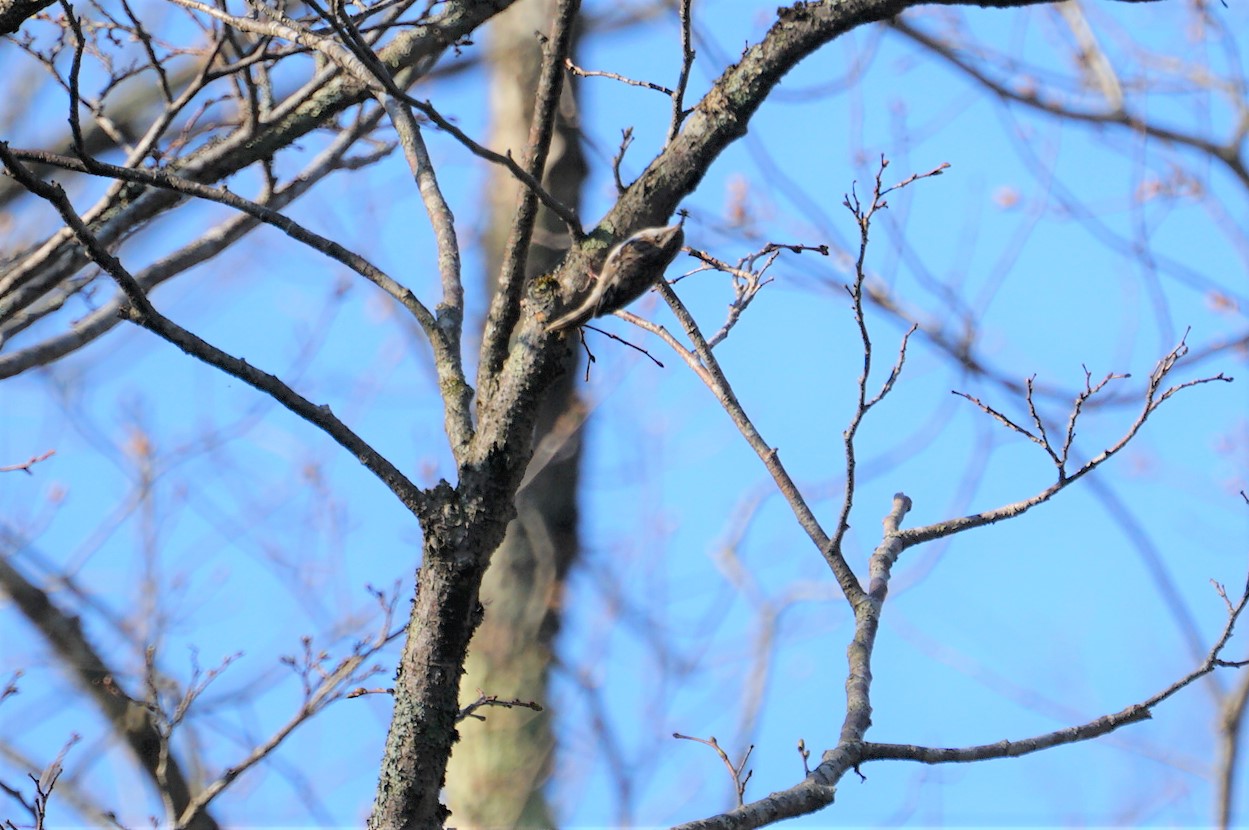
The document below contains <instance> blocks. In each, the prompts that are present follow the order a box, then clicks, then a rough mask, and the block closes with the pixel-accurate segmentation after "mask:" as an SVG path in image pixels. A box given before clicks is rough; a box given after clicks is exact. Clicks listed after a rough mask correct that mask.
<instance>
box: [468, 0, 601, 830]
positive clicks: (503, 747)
mask: <svg viewBox="0 0 1249 830" xmlns="http://www.w3.org/2000/svg"><path fill="white" fill-rule="evenodd" d="M553 6H554V3H552V2H551V1H550V0H523V1H522V2H520V3H517V4H516V5H515V6H513V7H512V8H511V9H509V10H508V11H507V12H505V13H504V14H502V15H500V16H499V17H497V18H496V19H495V20H494V22H493V23H492V24H491V28H490V41H489V48H488V54H489V60H490V66H489V72H490V89H491V90H492V95H491V124H492V129H491V136H490V139H489V141H488V144H489V146H491V147H496V148H510V149H511V150H512V151H513V152H514V153H515V154H517V155H519V153H520V150H521V148H523V147H524V145H525V141H526V139H527V136H528V134H529V125H530V121H531V119H532V116H533V101H534V90H535V88H536V85H537V79H538V74H539V71H540V66H541V44H540V43H539V41H538V38H537V36H536V35H535V33H536V32H543V31H546V30H547V29H548V28H549V27H550V19H551V10H552V8H553ZM560 109H561V112H560V117H559V119H558V120H557V122H556V132H555V138H554V140H553V141H552V145H551V153H550V158H549V161H548V164H547V173H546V182H545V183H546V186H547V187H548V189H549V190H551V191H552V192H553V193H554V194H555V196H556V197H557V198H558V199H560V200H561V201H562V202H564V204H567V205H572V206H577V205H578V203H579V201H580V200H579V193H580V190H581V186H582V182H583V181H584V179H585V172H586V168H585V161H584V159H583V157H582V154H581V146H580V134H579V132H578V129H577V123H576V118H575V102H574V98H573V90H572V89H571V87H570V85H569V84H565V86H564V95H563V100H562V101H561V107H560ZM517 191H518V187H517V184H516V181H515V179H513V178H512V177H511V176H510V175H508V174H507V172H506V171H503V170H502V169H501V168H499V167H494V168H492V172H491V176H490V179H489V180H488V181H487V184H486V194H487V195H486V199H487V200H488V204H487V210H486V212H485V214H484V215H485V216H486V223H487V224H486V225H485V227H483V229H482V236H483V243H484V248H485V250H486V252H487V262H486V269H487V270H486V273H487V278H488V279H489V280H490V281H491V282H492V283H493V280H494V279H495V277H496V275H497V273H498V269H499V263H500V257H501V255H502V249H503V244H504V242H505V241H506V239H507V234H508V229H509V227H510V225H511V222H512V214H513V212H514V211H515V208H516V198H517ZM534 243H535V244H534V245H533V247H532V248H531V249H530V258H529V262H528V264H527V272H528V274H529V276H536V275H538V274H541V273H543V272H545V271H547V270H549V269H550V268H552V267H553V266H554V265H555V264H556V263H558V261H559V260H560V258H561V257H562V255H563V252H564V250H565V249H566V247H567V232H566V229H565V228H564V226H563V225H562V223H560V222H559V220H557V219H555V218H554V217H553V216H552V215H551V214H550V213H549V212H548V211H546V210H543V211H542V212H541V213H540V215H539V218H538V230H537V232H536V233H535V236H534ZM570 351H572V352H573V354H572V355H571V356H570V358H569V361H570V363H575V362H576V354H575V350H570ZM567 369H568V371H566V372H565V373H564V374H563V376H562V377H561V378H560V379H559V380H558V381H557V382H556V383H555V385H554V386H553V387H552V389H551V390H550V392H549V394H548V396H547V397H546V398H545V401H544V405H543V407H542V409H541V411H540V412H539V415H538V423H537V429H536V431H535V438H534V440H535V442H536V443H537V446H538V447H539V448H540V449H539V452H538V453H537V454H536V455H535V458H534V461H533V462H532V463H533V465H534V467H535V468H536V469H539V471H538V472H537V474H536V475H535V476H534V477H533V479H532V481H531V482H530V483H529V484H528V486H526V487H525V488H524V489H523V490H522V491H521V492H520V494H519V495H518V497H517V500H516V507H517V517H516V519H514V520H513V521H512V523H511V524H510V525H509V526H508V530H507V535H506V538H505V539H504V542H503V545H502V546H501V547H500V548H499V549H498V550H497V551H496V552H495V553H494V556H493V558H492V560H491V565H490V568H489V570H488V571H487V572H486V575H485V578H484V580H483V583H482V587H481V599H482V605H483V606H484V608H485V617H484V619H483V621H482V624H481V626H480V627H479V628H478V630H477V634H476V635H475V636H474V638H473V641H472V644H471V646H470V650H469V656H468V662H467V664H466V666H465V676H464V679H463V681H462V683H461V687H460V688H461V702H462V703H467V702H469V701H472V700H474V699H476V697H477V696H478V690H479V689H480V690H481V691H482V692H484V693H486V694H491V695H499V696H500V697H503V698H520V699H523V700H534V701H537V702H539V703H542V704H543V705H545V703H546V688H547V677H548V672H549V669H550V665H551V657H552V647H553V646H552V643H553V640H554V637H555V634H556V632H557V630H558V628H559V607H560V595H561V593H562V591H563V582H564V576H565V574H566V573H567V571H568V568H569V565H570V563H571V562H572V559H573V557H574V556H575V555H576V552H577V548H578V540H577V501H576V496H577V471H578V465H579V463H580V456H581V453H580V449H579V447H580V444H579V433H580V423H581V416H580V413H581V406H580V404H579V402H578V400H577V398H576V395H575V391H574V390H575V386H574V384H575V382H576V377H577V372H576V371H575V366H574V365H570V366H568V367H567ZM479 712H480V713H481V714H483V715H484V716H485V718H486V719H485V720H484V721H478V720H473V721H469V722H465V723H463V724H461V725H460V743H459V744H457V746H456V749H455V753H454V755H453V757H452V760H451V764H450V767H449V768H448V771H447V789H446V794H447V802H448V804H449V806H450V808H451V812H452V819H451V822H452V823H453V824H454V825H455V826H456V827H458V828H471V827H513V826H521V827H549V826H552V825H553V820H552V817H551V814H550V810H549V808H548V805H547V803H546V799H545V797H544V795H543V793H542V785H543V783H544V782H545V779H546V777H547V775H548V772H549V769H550V766H551V761H552V756H553V753H554V750H555V740H554V736H553V734H552V731H551V723H550V713H549V711H544V712H541V713H538V712H533V711H530V710H527V709H483V710H479Z"/></svg>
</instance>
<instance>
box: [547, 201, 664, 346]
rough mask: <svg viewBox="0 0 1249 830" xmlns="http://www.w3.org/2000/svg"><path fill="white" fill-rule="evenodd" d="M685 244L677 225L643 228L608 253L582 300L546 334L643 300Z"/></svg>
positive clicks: (550, 324) (583, 322) (554, 322)
mask: <svg viewBox="0 0 1249 830" xmlns="http://www.w3.org/2000/svg"><path fill="white" fill-rule="evenodd" d="M684 242H685V231H684V229H682V227H681V223H680V222H678V223H677V224H675V225H668V226H667V227H664V228H643V229H642V230H640V231H638V232H637V233H635V234H633V235H632V236H630V237H629V238H628V239H626V240H625V241H623V242H621V243H620V244H619V245H617V246H616V247H614V248H612V249H611V251H609V252H608V254H607V258H606V259H605V260H603V267H602V268H600V269H599V272H598V276H597V277H595V279H594V284H593V285H592V286H591V288H590V291H589V293H588V294H586V295H585V297H584V298H583V299H581V300H579V301H578V302H576V303H575V304H574V305H573V306H572V307H571V308H570V309H569V310H568V311H567V312H565V313H564V314H562V315H560V316H559V317H557V318H556V319H555V320H553V321H551V322H550V323H548V324H547V327H546V330H547V332H548V333H550V332H557V331H563V330H565V329H569V328H573V327H574V326H580V325H584V324H585V323H587V322H588V321H589V320H590V319H591V318H594V317H601V316H603V315H605V314H611V313H612V312H615V311H619V310H620V309H622V308H624V307H625V306H627V305H628V304H629V303H631V302H633V301H634V300H636V299H637V298H638V297H640V296H642V294H643V293H645V291H646V290H647V289H648V288H650V287H651V286H652V285H654V284H655V281H656V280H658V279H660V278H661V277H662V276H663V273H664V269H665V268H667V267H668V264H669V263H671V262H672V260H673V259H675V258H676V255H677V252H678V251H680V250H681V245H682V244H684Z"/></svg>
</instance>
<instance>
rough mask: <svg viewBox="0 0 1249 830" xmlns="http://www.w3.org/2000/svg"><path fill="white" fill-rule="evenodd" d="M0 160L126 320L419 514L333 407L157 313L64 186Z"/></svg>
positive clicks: (409, 487) (416, 498)
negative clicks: (277, 414)
mask: <svg viewBox="0 0 1249 830" xmlns="http://www.w3.org/2000/svg"><path fill="white" fill-rule="evenodd" d="M0 162H3V163H4V166H5V167H6V168H8V170H9V173H10V174H11V175H12V176H13V178H15V179H16V180H17V181H18V182H19V183H20V184H21V185H22V186H24V187H26V188H27V189H28V190H30V192H31V193H34V194H35V195H37V196H39V197H41V198H43V199H45V200H46V201H48V202H49V203H50V204H51V205H52V206H53V207H55V208H56V210H57V212H58V213H59V214H60V215H61V218H62V219H63V220H64V221H65V224H66V226H67V227H68V228H69V229H70V231H71V232H72V233H73V234H74V237H75V238H76V239H77V240H78V242H79V243H80V244H81V245H82V246H83V247H84V248H85V249H86V250H87V252H88V255H89V256H90V258H91V260H92V261H93V262H95V263H96V264H97V265H99V266H100V268H102V269H103V270H104V271H105V272H106V273H107V274H108V275H109V276H111V277H112V278H113V279H114V280H116V282H117V284H118V285H119V286H120V287H121V290H122V291H123V292H125V294H126V298H127V299H128V300H129V305H127V306H125V307H123V308H122V309H121V313H122V314H124V315H125V316H126V318H127V319H129V320H130V321H131V322H134V323H137V324H138V325H140V326H142V327H143V328H146V329H148V330H149V331H151V332H153V333H154V334H156V335H158V336H159V337H161V338H163V339H165V340H168V341H169V342H170V343H172V344H173V345H175V346H177V347H178V348H180V349H182V350H183V351H184V352H186V353H187V354H189V355H191V356H192V357H194V358H196V359H198V360H202V361H203V362H205V363H207V364H209V365H211V366H215V367H217V368H218V369H220V370H221V371H223V372H225V373H227V374H229V375H233V376H234V377H236V378H238V379H239V380H241V381H243V382H244V383H246V384H248V385H249V386H252V387H255V388H256V389H258V390H259V391H261V392H264V393H265V394H267V395H269V396H270V397H272V398H273V399H274V400H275V401H277V402H278V403H280V404H282V405H283V406H285V407H286V408H287V409H289V410H290V411H291V412H293V413H295V414H296V415H298V416H299V417H301V418H303V419H304V420H306V421H308V422H309V423H310V424H312V425H313V426H315V427H317V428H318V429H320V430H322V431H323V432H325V433H326V434H327V435H329V436H330V437H331V438H333V439H334V440H335V441H337V442H338V443H339V444H340V445H341V446H342V447H343V448H344V449H346V450H347V451H348V452H350V453H351V454H352V455H353V456H355V457H356V458H357V459H359V461H360V463H361V464H363V465H364V466H365V467H367V468H368V469H369V471H370V472H372V473H373V474H374V475H375V476H377V477H378V478H379V479H381V481H382V482H383V483H384V484H385V485H386V486H387V487H388V488H390V490H391V492H393V493H394V494H395V495H396V496H397V497H398V498H399V500H400V501H401V502H402V503H403V504H404V506H405V507H407V508H408V509H409V510H411V511H412V512H414V513H416V512H418V511H420V510H421V509H422V508H423V507H424V506H425V504H426V498H425V494H424V492H423V491H422V490H420V489H419V488H418V487H417V486H416V485H415V484H413V483H412V482H411V481H409V480H408V479H407V477H406V476H404V475H403V473H401V472H400V471H399V470H398V469H397V468H396V467H395V466H394V465H393V464H391V463H390V461H388V460H387V459H386V458H385V457H384V456H383V455H381V454H380V453H379V452H377V450H375V449H373V447H371V446H370V445H369V444H368V443H366V442H365V441H364V439H362V438H360V436H358V435H356V434H355V433H354V432H352V430H351V429H350V428H348V427H347V425H346V424H344V423H343V422H342V421H340V420H339V419H338V418H337V417H336V416H335V415H334V413H332V412H331V411H330V408H329V407H328V406H317V405H315V404H313V403H312V402H311V401H309V400H308V399H307V398H304V397H303V396H301V395H299V394H298V393H297V392H295V390H293V389H291V388H290V387H289V386H287V385H286V384H285V383H283V382H282V381H281V380H279V379H278V378H276V377H274V376H273V375H270V374H268V373H266V372H263V371H261V370H260V369H257V368H255V367H253V366H251V365H250V364H248V362H247V361H245V360H241V359H239V358H237V357H234V356H233V355H231V354H228V353H226V352H224V351H222V350H221V349H218V348H217V347H215V346H213V345H212V344H210V343H208V342H207V341H205V340H202V339H201V338H199V337H197V336H195V335H194V334H192V333H191V332H189V331H187V330H186V329H184V328H182V327H181V326H179V325H177V324H176V323H174V322H173V321H171V320H170V319H169V318H167V317H165V316H164V315H162V314H161V313H160V312H158V311H157V310H156V308H155V307H154V306H153V305H152V303H151V301H150V300H149V299H148V298H147V295H146V294H145V293H144V291H143V288H142V287H141V286H140V285H139V283H138V282H137V281H136V280H135V278H134V277H133V276H132V275H131V274H130V273H129V272H128V271H126V269H125V268H124V267H123V266H122V264H121V262H120V261H118V259H117V258H116V257H114V256H113V255H112V254H110V253H109V252H108V249H107V248H105V247H104V245H103V244H102V243H101V242H100V240H99V239H97V238H96V237H95V236H94V235H93V234H92V233H91V231H90V229H88V228H87V226H86V224H85V223H84V222H83V220H82V218H81V217H80V216H79V215H78V214H77V213H76V212H75V211H74V208H73V205H71V204H70V202H69V199H68V197H66V195H65V191H64V190H62V189H61V187H60V185H57V184H55V183H45V182H42V181H40V180H39V179H37V178H35V177H34V176H33V175H31V173H30V171H29V170H27V169H26V168H25V166H23V165H22V163H21V162H20V161H18V160H17V159H16V158H15V157H14V156H13V154H12V153H11V152H10V151H9V149H8V146H7V145H5V144H3V143H0Z"/></svg>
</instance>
